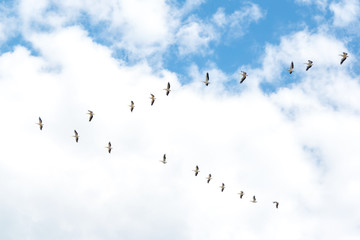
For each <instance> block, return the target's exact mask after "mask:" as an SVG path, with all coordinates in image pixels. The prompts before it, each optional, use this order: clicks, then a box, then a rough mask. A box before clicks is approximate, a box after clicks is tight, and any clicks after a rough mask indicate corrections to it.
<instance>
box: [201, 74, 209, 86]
mask: <svg viewBox="0 0 360 240" xmlns="http://www.w3.org/2000/svg"><path fill="white" fill-rule="evenodd" d="M203 83H205V85H206V86H208V85H209V83H210V82H209V73H206V80H205V81H203Z"/></svg>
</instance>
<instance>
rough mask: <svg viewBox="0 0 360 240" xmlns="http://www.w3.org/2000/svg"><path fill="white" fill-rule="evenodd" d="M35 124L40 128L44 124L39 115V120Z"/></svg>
mask: <svg viewBox="0 0 360 240" xmlns="http://www.w3.org/2000/svg"><path fill="white" fill-rule="evenodd" d="M36 124H37V125H39V127H40V130H42V129H43V126H44V124H43V123H42V120H41V117H39V122H37V123H36Z"/></svg>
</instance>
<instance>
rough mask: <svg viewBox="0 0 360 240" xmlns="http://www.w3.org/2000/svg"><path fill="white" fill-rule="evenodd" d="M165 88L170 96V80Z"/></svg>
mask: <svg viewBox="0 0 360 240" xmlns="http://www.w3.org/2000/svg"><path fill="white" fill-rule="evenodd" d="M164 90H165V91H166V96H169V93H170V91H171V90H170V83H169V82H168V84H167V88H164Z"/></svg>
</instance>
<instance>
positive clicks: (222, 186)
mask: <svg viewBox="0 0 360 240" xmlns="http://www.w3.org/2000/svg"><path fill="white" fill-rule="evenodd" d="M220 188H221V192H223V191H224V189H225V184H224V183H222V184H221V186H220Z"/></svg>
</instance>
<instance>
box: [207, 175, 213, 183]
mask: <svg viewBox="0 0 360 240" xmlns="http://www.w3.org/2000/svg"><path fill="white" fill-rule="evenodd" d="M206 179H207V183H209V182H210V180H211V179H212V178H211V174H209V176H208V177H207V178H206Z"/></svg>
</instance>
